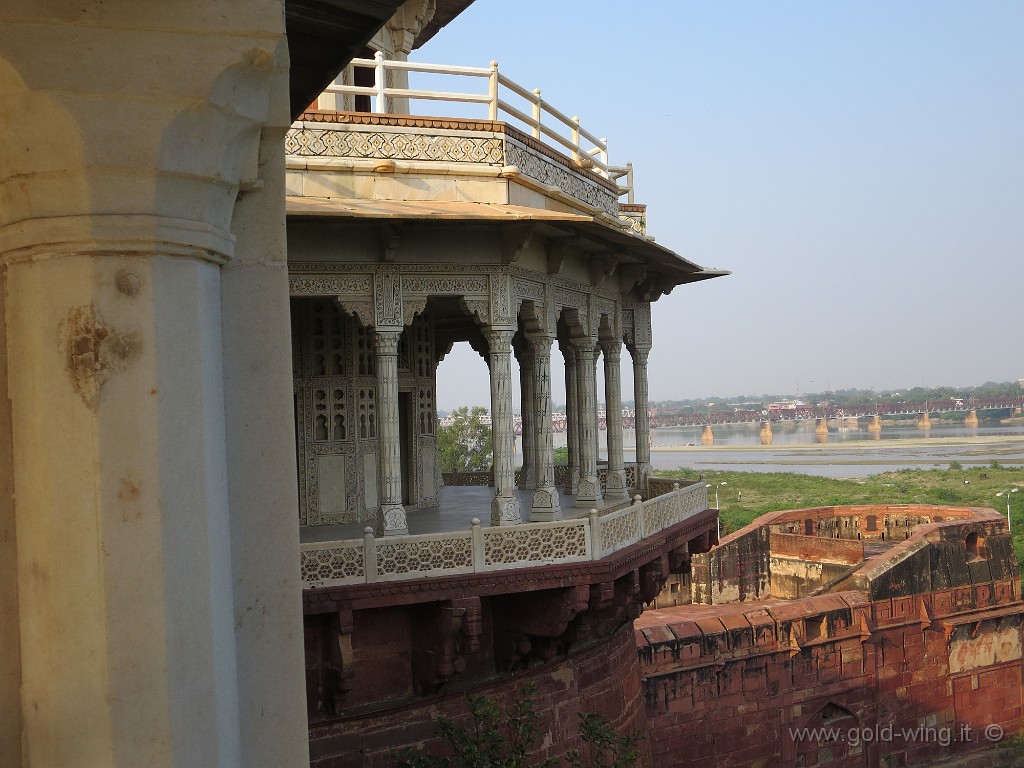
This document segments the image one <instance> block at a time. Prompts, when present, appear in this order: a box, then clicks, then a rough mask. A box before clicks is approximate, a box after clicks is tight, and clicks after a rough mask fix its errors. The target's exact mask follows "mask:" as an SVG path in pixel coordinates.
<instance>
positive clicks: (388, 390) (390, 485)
mask: <svg viewBox="0 0 1024 768" xmlns="http://www.w3.org/2000/svg"><path fill="white" fill-rule="evenodd" d="M401 335H402V329H401V328H397V329H395V328H387V329H385V328H377V329H376V330H375V331H374V334H373V350H374V352H375V353H376V355H377V410H378V413H377V441H378V445H379V448H378V454H379V455H378V457H377V476H378V478H379V487H380V508H379V509H378V510H377V532H378V533H379V534H380V535H382V536H392V535H395V534H401V533H408V532H409V524H408V522H407V521H406V518H405V507H403V506H402V440H401V435H400V434H399V430H398V338H399V337H400V336H401Z"/></svg>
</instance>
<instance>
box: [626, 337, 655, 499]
mask: <svg viewBox="0 0 1024 768" xmlns="http://www.w3.org/2000/svg"><path fill="white" fill-rule="evenodd" d="M650 353H651V350H650V347H647V348H644V347H630V348H629V354H630V355H631V356H632V358H633V403H634V407H635V410H636V416H635V418H634V421H635V429H636V486H637V488H638V489H639V490H640V491H641V492H643V491H645V489H646V487H647V476H648V475H650V473H651V417H650V412H649V410H648V406H647V356H648V355H649V354H650Z"/></svg>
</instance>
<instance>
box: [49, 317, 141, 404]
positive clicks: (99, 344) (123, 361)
mask: <svg viewBox="0 0 1024 768" xmlns="http://www.w3.org/2000/svg"><path fill="white" fill-rule="evenodd" d="M60 344H61V348H62V350H63V352H64V358H65V365H66V367H67V369H68V373H70V375H71V386H72V387H73V388H74V390H75V392H77V393H78V394H79V395H80V396H81V398H82V402H84V403H85V404H86V405H87V406H88V407H89V408H91V409H92V410H94V411H95V410H96V407H97V406H98V405H99V396H100V387H101V386H102V385H103V382H105V381H106V380H107V379H108V378H109V377H110V375H111V374H113V373H118V372H120V371H124V370H126V369H127V368H128V365H129V364H130V363H131V362H132V361H134V360H135V359H137V358H138V356H139V355H140V354H141V352H142V339H141V337H140V336H139V334H137V333H134V332H128V333H121V332H119V331H117V330H116V329H114V328H111V327H109V326H108V325H106V324H105V323H104V322H103V320H102V319H100V317H99V316H98V315H97V312H96V306H95V305H94V304H89V305H85V306H80V307H73V308H72V309H71V310H70V311H69V312H68V314H67V317H66V318H64V320H63V322H62V323H61V326H60Z"/></svg>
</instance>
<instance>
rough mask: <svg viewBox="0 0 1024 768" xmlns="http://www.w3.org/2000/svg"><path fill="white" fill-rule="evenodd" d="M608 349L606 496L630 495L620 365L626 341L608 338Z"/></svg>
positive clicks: (616, 498) (606, 366)
mask: <svg viewBox="0 0 1024 768" xmlns="http://www.w3.org/2000/svg"><path fill="white" fill-rule="evenodd" d="M601 349H602V351H603V352H604V400H605V412H606V414H607V416H606V421H607V423H608V480H607V482H606V483H605V498H607V499H615V500H620V499H626V498H629V492H628V490H627V488H626V468H625V461H624V459H623V456H622V450H623V449H622V376H621V373H620V370H619V365H620V363H621V359H622V342H621V341H615V342H605V343H603V344H602V345H601Z"/></svg>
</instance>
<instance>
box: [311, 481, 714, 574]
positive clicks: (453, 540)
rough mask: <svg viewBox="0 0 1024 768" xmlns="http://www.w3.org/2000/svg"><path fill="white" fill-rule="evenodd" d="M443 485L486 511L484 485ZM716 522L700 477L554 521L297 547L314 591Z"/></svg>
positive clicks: (599, 547)
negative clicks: (611, 506)
mask: <svg viewBox="0 0 1024 768" xmlns="http://www.w3.org/2000/svg"><path fill="white" fill-rule="evenodd" d="M445 490H446V491H448V492H452V491H454V492H456V493H455V494H450V496H451V498H450V499H449V502H450V503H453V502H455V500H456V499H457V498H458V496H459V495H463V496H464V495H467V492H469V494H472V492H474V491H476V492H477V495H478V496H480V499H479V502H480V507H481V510H482V511H484V512H485V511H486V510H487V503H488V502H489V499H490V490H489V489H487V488H480V489H477V488H446V489H445ZM480 491H482V492H483V493H482V494H481V493H480ZM705 512H706V513H708V514H704V513H705ZM716 520H717V513H715V512H712V511H711V510H708V505H707V486H706V484H705V483H703V482H700V483H694V484H692V485H688V486H685V487H680V486H679V485H678V484H676V485H674V486H673V488H672V489H671V490H669V491H668V492H667V493H663V494H662V495H660V496H656V497H654V498H651V499H648V500H647V501H641V500H640V497H636V499H634V501H633V503H631V504H627V505H616V507H615V508H614V511H605V512H604V513H599V512H598V511H597V510H592V511H591V512H590V513H589V514H585V515H584V516H581V517H575V518H570V519H565V520H555V521H551V522H540V523H524V524H521V525H516V526H512V527H486V526H482V525H481V524H480V520H479V518H474V519H473V520H472V522H471V523H470V526H469V529H468V530H466V529H463V530H442V531H438V532H435V533H428V534H419V535H405V536H383V537H375V536H374V535H373V532H372V529H369V528H367V529H366V531H365V534H364V536H363V537H362V538H357V539H346V540H340V541H319V542H308V543H304V544H302V545H301V553H302V554H301V568H302V580H303V583H304V586H305V587H306V588H307V589H311V588H318V587H338V586H346V585H353V584H373V583H377V582H390V581H401V580H406V579H420V578H431V577H438V576H459V575H464V574H482V573H490V572H495V571H502V570H507V569H510V568H528V567H535V566H551V565H560V564H567V563H581V562H587V561H593V560H601V559H603V558H605V557H608V556H610V555H613V554H614V553H616V552H619V551H620V550H623V549H625V548H627V547H630V546H632V545H634V544H637V543H639V542H641V541H642V540H644V539H646V538H648V537H652V536H656V535H657V534H660V533H662V532H664V531H668V530H669V529H670V528H675V527H676V526H679V525H680V524H681V523H683V522H686V521H691V522H692V523H693V526H692V527H693V530H692V531H691V530H689V528H687V529H686V530H685V531H679V530H676V531H674V533H676V534H677V535H679V534H681V533H686V534H687V537H688V538H695V537H696V536H697V535H700V534H702V533H705V532H710V533H711V535H713V531H714V526H715V523H716ZM440 527H444V526H443V525H442V526H440Z"/></svg>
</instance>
